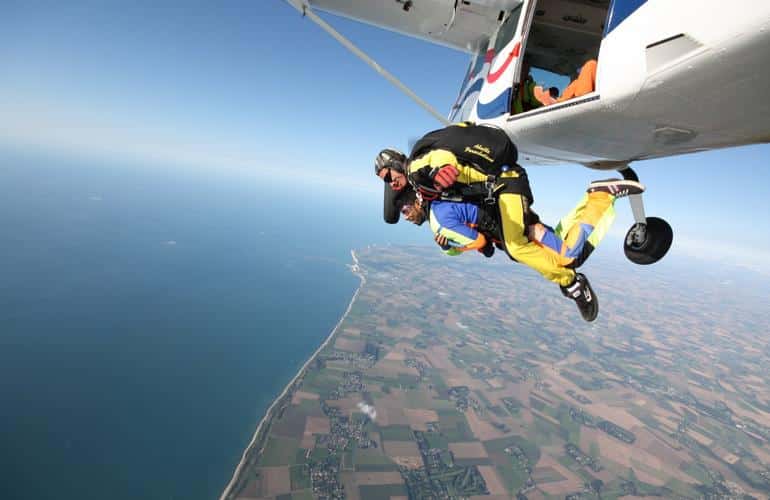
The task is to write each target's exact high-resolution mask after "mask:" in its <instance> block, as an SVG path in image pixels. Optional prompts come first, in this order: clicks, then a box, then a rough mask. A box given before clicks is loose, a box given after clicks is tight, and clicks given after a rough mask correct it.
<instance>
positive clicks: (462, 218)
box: [409, 149, 615, 286]
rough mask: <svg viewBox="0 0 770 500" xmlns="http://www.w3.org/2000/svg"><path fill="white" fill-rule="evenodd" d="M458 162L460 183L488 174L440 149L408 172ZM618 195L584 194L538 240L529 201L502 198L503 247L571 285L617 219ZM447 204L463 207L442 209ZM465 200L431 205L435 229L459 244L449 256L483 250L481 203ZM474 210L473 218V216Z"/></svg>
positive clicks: (510, 176) (513, 195) (413, 164)
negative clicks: (531, 233)
mask: <svg viewBox="0 0 770 500" xmlns="http://www.w3.org/2000/svg"><path fill="white" fill-rule="evenodd" d="M444 165H454V166H455V167H456V168H457V170H458V171H459V175H458V178H457V183H461V184H466V185H472V184H475V183H479V182H482V183H483V182H485V181H486V180H487V175H486V174H484V173H482V172H479V171H478V170H475V169H474V168H472V167H470V166H468V165H464V164H462V163H460V162H459V161H458V159H457V157H456V156H455V155H454V154H453V153H452V152H450V151H447V150H442V149H436V150H433V151H429V152H428V153H426V154H424V155H422V156H420V157H419V158H416V159H415V160H413V161H412V162H411V163H410V165H409V171H410V172H414V171H417V170H419V169H422V168H425V167H428V168H429V169H433V168H437V167H442V166H444ZM519 175H520V174H519V172H516V171H513V170H509V171H507V172H503V173H502V174H500V176H499V179H500V180H501V181H504V180H505V179H514V178H517V177H519ZM614 202H615V197H614V196H612V195H610V194H609V193H605V192H595V193H586V194H585V195H584V196H583V198H582V199H581V200H580V202H579V203H578V205H577V206H576V207H575V208H574V209H573V210H572V211H571V212H570V213H569V214H567V216H565V217H564V218H562V219H561V220H560V221H559V224H557V226H556V228H550V227H548V226H545V227H546V232H545V235H544V236H543V237H542V238H541V240H540V241H530V240H529V238H528V237H527V223H528V219H530V213H531V212H530V210H529V200H528V199H527V197H526V196H523V195H521V194H516V193H505V192H503V194H500V195H499V196H498V201H497V205H498V209H499V213H500V225H501V233H502V240H503V245H504V247H505V251H506V253H507V254H508V256H509V257H511V258H512V259H514V260H516V261H517V262H521V263H522V264H526V265H527V266H529V267H531V268H533V269H534V270H536V271H537V272H539V273H540V274H542V275H543V277H545V278H546V279H548V280H550V281H552V282H554V283H557V284H559V285H560V286H567V285H569V284H570V283H572V282H573V281H574V279H575V271H574V268H576V267H578V266H579V265H581V264H582V263H583V262H584V261H585V259H586V258H587V257H588V255H590V253H591V251H592V250H593V249H594V248H595V247H596V246H597V245H598V244H599V242H600V241H601V240H602V238H603V237H604V236H605V234H606V233H607V230H608V229H609V227H610V225H611V224H612V222H613V220H614V219H615V210H614ZM445 204H455V205H462V207H453V208H452V207H444V205H445ZM471 207H474V206H473V205H472V204H471V203H466V202H450V201H433V202H431V207H430V214H429V217H430V222H431V229H433V231H434V233H437V234H441V235H442V236H445V237H447V239H449V240H451V241H452V242H453V243H454V244H455V245H454V246H453V247H452V249H450V250H447V253H449V254H451V255H458V254H460V253H462V252H463V251H466V250H470V249H476V248H482V247H483V246H484V244H486V241H484V242H483V243H482V242H481V240H480V238H479V236H483V235H480V233H479V232H478V231H477V230H476V229H475V227H474V225H475V224H477V222H478V220H477V217H478V207H475V209H476V210H475V211H474V209H473V208H471ZM474 214H475V217H474Z"/></svg>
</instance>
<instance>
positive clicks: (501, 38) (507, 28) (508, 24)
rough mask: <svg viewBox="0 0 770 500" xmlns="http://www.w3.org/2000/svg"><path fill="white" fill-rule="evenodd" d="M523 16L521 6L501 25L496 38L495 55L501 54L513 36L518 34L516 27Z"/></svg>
mask: <svg viewBox="0 0 770 500" xmlns="http://www.w3.org/2000/svg"><path fill="white" fill-rule="evenodd" d="M520 15H521V5H519V6H518V7H516V8H515V9H513V10H512V11H511V13H510V14H508V17H507V18H506V19H505V21H503V24H501V25H500V29H499V31H498V33H497V38H495V54H499V53H500V51H501V50H503V47H505V45H506V44H507V43H508V42H510V41H511V38H513V35H515V34H516V27H517V26H518V24H519V16H520Z"/></svg>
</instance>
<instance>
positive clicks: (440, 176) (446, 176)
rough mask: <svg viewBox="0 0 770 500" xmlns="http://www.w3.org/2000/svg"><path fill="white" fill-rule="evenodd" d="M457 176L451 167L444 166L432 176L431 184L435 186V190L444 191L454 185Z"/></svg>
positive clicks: (454, 169) (455, 170)
mask: <svg viewBox="0 0 770 500" xmlns="http://www.w3.org/2000/svg"><path fill="white" fill-rule="evenodd" d="M458 175H459V172H458V171H457V169H456V168H455V167H454V166H453V165H444V166H443V167H441V168H439V169H438V172H436V175H435V176H433V183H434V184H435V185H436V189H440V190H444V189H447V188H449V187H450V186H451V185H452V184H454V183H455V181H456V180H457V176H458Z"/></svg>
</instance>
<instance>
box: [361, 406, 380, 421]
mask: <svg viewBox="0 0 770 500" xmlns="http://www.w3.org/2000/svg"><path fill="white" fill-rule="evenodd" d="M358 409H359V410H361V412H362V413H364V414H365V415H366V416H368V417H369V418H370V419H372V421H375V420H377V410H375V409H374V406H372V405H368V404H366V403H364V402H359V403H358Z"/></svg>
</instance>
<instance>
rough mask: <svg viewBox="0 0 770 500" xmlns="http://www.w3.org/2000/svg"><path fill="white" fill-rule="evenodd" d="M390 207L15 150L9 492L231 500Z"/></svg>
mask: <svg viewBox="0 0 770 500" xmlns="http://www.w3.org/2000/svg"><path fill="white" fill-rule="evenodd" d="M372 206H373V207H375V211H374V212H373V216H374V217H375V219H374V220H373V221H365V220H362V218H361V211H360V210H359V208H360V207H358V206H357V203H354V202H352V201H351V202H345V200H344V197H334V198H333V199H331V198H329V197H324V196H318V195H314V194H313V193H312V191H309V192H308V193H307V194H306V195H302V196H298V195H297V193H286V192H283V191H282V190H281V189H280V188H278V189H276V188H275V186H273V187H267V186H266V185H265V184H264V183H261V182H259V181H258V179H256V178H254V177H239V176H234V175H228V174H224V173H222V172H218V171H217V170H216V169H215V168H212V170H211V172H209V173H204V172H200V171H196V172H192V173H191V172H186V171H184V170H182V169H173V168H163V167H152V166H136V165H129V164H119V163H117V162H115V163H114V164H102V163H97V162H95V161H86V160H72V159H68V160H67V159H63V158H56V157H51V156H48V157H43V156H41V155H36V154H24V153H18V152H14V153H10V152H5V153H2V155H0V231H1V232H2V233H1V234H2V238H1V239H0V242H1V244H0V498H3V499H26V498H29V499H32V498H34V499H47V498H56V499H88V498H111V499H129V498H130V499H135V498H148V499H153V498H162V499H170V498H176V499H206V498H214V497H216V496H217V495H218V494H219V493H220V492H221V490H222V489H223V487H224V486H225V484H226V483H227V481H228V480H229V478H230V475H231V473H232V471H233V468H234V466H235V464H236V463H237V462H238V460H239V459H240V456H241V453H242V451H243V448H244V447H245V445H246V444H247V443H248V441H249V439H250V437H251V435H252V433H253V431H254V428H255V426H256V424H257V422H258V421H259V419H260V418H261V417H262V415H263V413H264V411H265V409H266V408H267V406H269V404H270V402H271V401H272V399H273V397H274V396H275V395H276V394H277V393H278V392H280V390H281V389H282V388H283V386H284V385H285V384H286V383H287V382H288V380H289V379H290V378H291V377H292V376H293V375H294V374H295V372H296V370H297V368H298V367H299V366H301V364H302V363H303V362H304V360H305V359H306V358H307V357H308V355H309V354H310V353H312V352H313V351H314V350H315V348H316V347H317V346H318V345H319V343H320V342H321V341H322V340H323V339H324V338H325V337H326V336H327V335H328V333H329V332H330V330H331V329H332V328H333V326H334V325H335V323H336V322H337V321H338V319H339V317H340V316H341V314H342V313H343V312H344V310H345V308H346V307H347V304H348V302H349V300H350V298H351V296H352V294H353V292H354V290H355V288H356V287H357V286H358V279H357V278H356V277H355V276H353V275H352V274H351V273H350V272H349V270H348V268H347V267H346V265H347V264H349V263H350V262H351V259H350V253H349V252H350V249H351V248H352V247H354V246H359V245H362V244H366V243H368V242H372V240H378V239H380V240H382V239H383V238H382V233H381V231H382V228H383V226H384V225H383V224H382V223H379V224H372V223H371V222H374V221H376V222H379V221H378V220H376V217H379V210H377V209H376V207H377V205H376V204H373V205H372ZM365 228H366V229H365ZM367 231H370V232H367ZM423 236H424V235H423ZM386 239H387V238H386Z"/></svg>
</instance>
